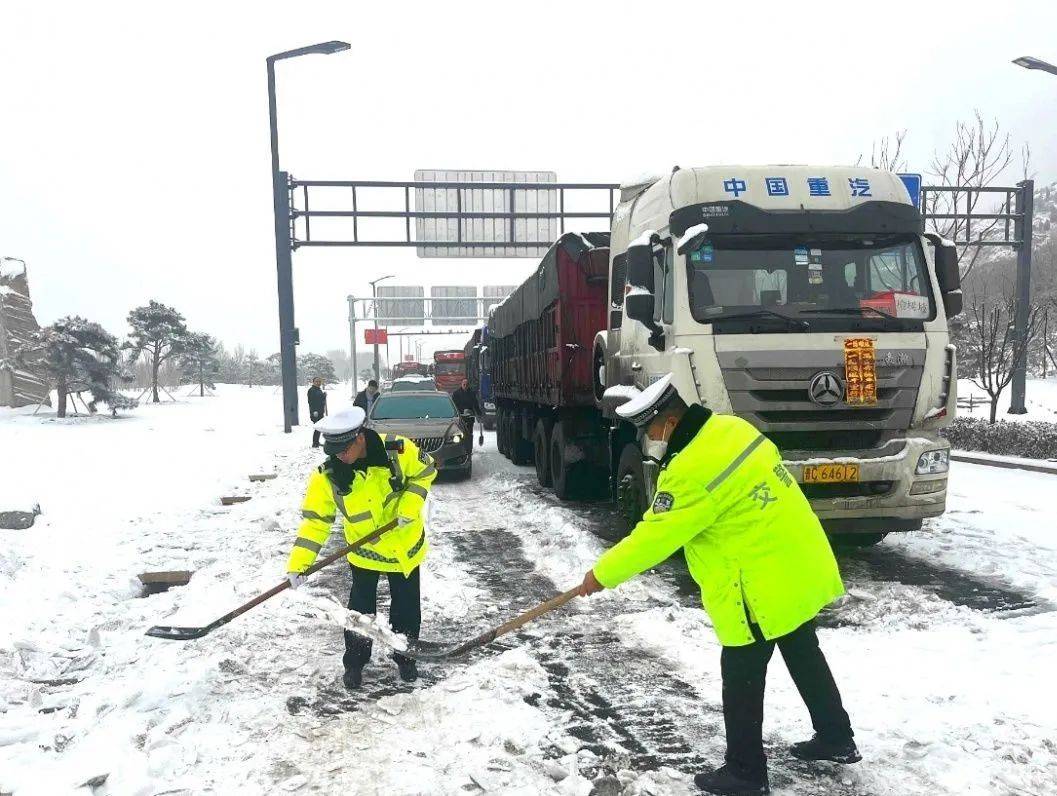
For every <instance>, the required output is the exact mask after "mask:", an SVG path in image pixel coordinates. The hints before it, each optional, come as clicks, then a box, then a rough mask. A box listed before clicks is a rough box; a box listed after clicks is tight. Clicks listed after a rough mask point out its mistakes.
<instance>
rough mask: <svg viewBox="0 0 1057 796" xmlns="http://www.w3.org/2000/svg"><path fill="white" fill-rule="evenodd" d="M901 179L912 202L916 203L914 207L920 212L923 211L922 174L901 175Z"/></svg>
mask: <svg viewBox="0 0 1057 796" xmlns="http://www.w3.org/2000/svg"><path fill="white" fill-rule="evenodd" d="M899 179H901V180H902V181H903V185H905V186H906V187H907V193H909V194H910V201H911V202H913V203H914V207H916V208H917V209H918V210H920V209H921V175H920V174H900V175H899Z"/></svg>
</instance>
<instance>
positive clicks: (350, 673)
mask: <svg viewBox="0 0 1057 796" xmlns="http://www.w3.org/2000/svg"><path fill="white" fill-rule="evenodd" d="M341 682H343V683H344V684H345V687H346V688H347V689H349V690H350V691H356V690H357V689H358V688H359V687H360V686H361V685H362V684H363V667H362V666H350V667H349V668H347V669H346V670H345V676H344V677H342V678H341Z"/></svg>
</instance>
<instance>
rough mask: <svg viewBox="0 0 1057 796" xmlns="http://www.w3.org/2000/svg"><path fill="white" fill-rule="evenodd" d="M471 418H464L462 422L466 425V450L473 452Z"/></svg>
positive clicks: (472, 419)
mask: <svg viewBox="0 0 1057 796" xmlns="http://www.w3.org/2000/svg"><path fill="white" fill-rule="evenodd" d="M473 421H474V418H473V416H470V417H464V418H463V419H462V422H464V423H465V424H466V450H467V451H472V450H473Z"/></svg>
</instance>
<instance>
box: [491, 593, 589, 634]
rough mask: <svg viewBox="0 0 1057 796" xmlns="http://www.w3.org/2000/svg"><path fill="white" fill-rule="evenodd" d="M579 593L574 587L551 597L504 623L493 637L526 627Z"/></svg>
mask: <svg viewBox="0 0 1057 796" xmlns="http://www.w3.org/2000/svg"><path fill="white" fill-rule="evenodd" d="M579 593H580V587H579V586H576V587H575V588H572V589H569V591H567V592H564V593H562V594H559V595H558V596H557V597H552V598H551V599H549V600H547V602H545V603H540V604H539V605H537V606H536V607H535V608H533V609H531V610H529V611H525V613H523V614H521V615H519V616H515V617H514V618H513V619H511V620H510V621H509V622H504V623H503V624H501V625H500V626H499V627H497V628H496V629H495V637H496V638H499V636H505V635H506V634H507V633H510V632H512V631H514V630H517V629H518V628H519V627H522V626H524V625H527V624H528V623H529V622H531V621H532V620H533V619H538V618H539V617H541V616H543V615H544V614H548V613H550V612H551V611H553V610H554V609H556V608H561V607H562V606H563V605H565V604H566V603H567V602H569V600H571V599H572V598H573V597H575V596H576V595H577V594H579Z"/></svg>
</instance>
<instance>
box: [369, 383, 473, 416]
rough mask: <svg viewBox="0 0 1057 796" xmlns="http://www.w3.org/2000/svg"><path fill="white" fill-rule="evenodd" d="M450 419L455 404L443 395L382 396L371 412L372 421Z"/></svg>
mask: <svg viewBox="0 0 1057 796" xmlns="http://www.w3.org/2000/svg"><path fill="white" fill-rule="evenodd" d="M394 387H395V385H394ZM452 417H455V404H453V403H452V402H451V398H449V397H448V396H447V395H445V394H444V393H437V394H436V395H390V396H385V395H383V396H382V397H381V398H379V399H378V401H377V402H376V403H375V404H374V408H373V410H372V411H371V418H372V419H374V420H417V419H422V420H425V419H429V418H452Z"/></svg>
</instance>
